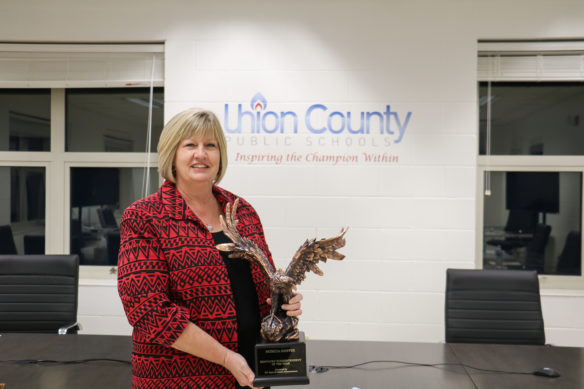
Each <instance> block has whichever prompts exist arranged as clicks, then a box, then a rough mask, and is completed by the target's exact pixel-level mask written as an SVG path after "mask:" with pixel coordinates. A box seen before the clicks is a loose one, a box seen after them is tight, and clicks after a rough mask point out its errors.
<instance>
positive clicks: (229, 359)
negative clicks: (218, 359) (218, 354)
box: [223, 350, 261, 389]
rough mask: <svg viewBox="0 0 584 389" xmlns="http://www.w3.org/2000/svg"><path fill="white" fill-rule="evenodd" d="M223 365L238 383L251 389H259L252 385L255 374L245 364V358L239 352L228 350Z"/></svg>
mask: <svg viewBox="0 0 584 389" xmlns="http://www.w3.org/2000/svg"><path fill="white" fill-rule="evenodd" d="M223 366H224V367H225V368H226V369H227V370H229V371H230V372H231V374H233V376H234V377H235V380H236V381H237V383H238V384H239V385H241V386H249V387H252V388H253V389H261V388H257V387H254V386H253V380H254V378H255V374H254V373H253V371H252V370H251V369H250V368H249V366H248V365H247V362H246V360H245V358H244V357H242V356H241V355H240V354H238V353H236V352H234V351H231V350H228V351H227V354H226V355H225V361H224V363H223Z"/></svg>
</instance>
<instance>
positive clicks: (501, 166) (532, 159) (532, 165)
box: [475, 41, 584, 289]
mask: <svg viewBox="0 0 584 389" xmlns="http://www.w3.org/2000/svg"><path fill="white" fill-rule="evenodd" d="M582 53H584V41H578V42H576V41H569V42H560V41H548V42H535V41H500V42H496V41H483V42H480V41H479V43H478V56H479V57H481V56H484V55H494V56H496V55H499V54H500V55H506V54H512V55H526V56H530V55H531V56H538V55H539V56H541V55H543V56H545V55H546V54H549V55H555V54H559V55H562V54H573V55H582ZM582 58H583V61H584V56H583V57H582ZM479 62H480V61H479ZM480 65H481V64H480V63H479V69H478V72H477V83H476V88H477V121H476V128H477V148H476V153H477V176H476V189H477V196H476V198H477V207H476V209H477V212H476V225H477V228H476V251H475V265H476V267H477V268H479V269H480V268H483V261H484V258H483V245H484V239H483V238H484V218H483V213H484V191H485V182H484V174H485V172H487V171H526V172H529V171H553V172H580V173H581V174H582V175H583V177H584V156H565V155H563V156H550V155H529V156H528V155H480V150H479V142H480V139H479V115H480V112H479V111H480V108H478V107H479V105H478V97H479V96H478V89H479V86H480V85H479V84H480V83H481V82H486V81H489V80H490V81H492V82H493V81H495V82H496V81H504V82H513V81H516V82H529V81H552V82H559V81H580V82H581V81H584V72H582V74H581V76H579V77H574V75H573V74H572V75H569V76H566V77H562V75H561V74H554V75H553V77H552V76H550V77H546V76H545V75H543V76H542V75H541V74H540V73H539V72H540V70H541V69H539V68H538V69H536V71H535V72H534V73H533V74H530V75H527V76H526V74H527V73H529V72H525V73H523V74H522V75H521V76H520V77H519V76H518V77H517V78H515V79H513V78H510V76H509V75H508V74H507V75H505V74H504V73H500V72H499V71H500V70H501V69H497V72H499V73H498V75H489V72H486V71H485V66H484V64H483V66H482V67H481V66H480ZM583 87H584V86H583ZM581 190H582V194H583V196H582V199H581V215H580V217H581V221H582V224H583V225H584V179H583V180H582V188H581ZM582 237H583V240H584V234H582ZM580 260H581V262H582V264H583V265H584V250H583V251H582V252H581V257H580ZM582 269H583V270H584V266H583V267H582ZM539 280H540V284H541V287H542V289H584V271H583V272H582V274H581V275H580V276H568V275H549V274H543V275H539Z"/></svg>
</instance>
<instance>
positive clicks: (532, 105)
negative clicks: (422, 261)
mask: <svg viewBox="0 0 584 389" xmlns="http://www.w3.org/2000/svg"><path fill="white" fill-rule="evenodd" d="M479 48H480V51H479V61H478V62H479V83H478V102H479V150H478V153H479V158H478V173H479V177H480V179H479V180H478V182H479V185H478V189H479V191H478V193H479V198H478V206H479V209H480V211H479V212H478V214H477V220H478V223H479V228H478V229H477V230H478V231H477V242H478V243H479V244H478V245H477V260H478V262H479V266H480V267H484V268H507V269H533V270H537V271H538V273H539V274H540V275H542V276H543V277H542V278H541V282H542V286H543V287H548V288H564V287H567V288H574V287H576V288H584V277H583V274H582V250H581V245H582V232H581V231H582V217H583V213H582V212H583V197H582V192H583V175H584V147H582V145H584V122H582V121H581V118H582V119H584V116H583V115H584V109H583V108H582V107H584V83H582V81H583V80H584V72H583V71H582V69H584V68H582V64H584V42H542V43H541V44H540V45H538V44H537V42H485V43H480V44H479Z"/></svg>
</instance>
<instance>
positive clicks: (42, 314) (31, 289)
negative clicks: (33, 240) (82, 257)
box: [0, 255, 79, 334]
mask: <svg viewBox="0 0 584 389" xmlns="http://www.w3.org/2000/svg"><path fill="white" fill-rule="evenodd" d="M78 286H79V257H78V256H77V255H0V332H37V333H38V332H47V333H51V332H54V333H58V334H67V333H77V330H78V329H79V325H78V324H77V294H78Z"/></svg>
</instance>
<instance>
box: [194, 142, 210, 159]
mask: <svg viewBox="0 0 584 389" xmlns="http://www.w3.org/2000/svg"><path fill="white" fill-rule="evenodd" d="M193 156H194V157H196V158H205V157H206V156H207V151H206V150H205V147H204V146H203V145H201V144H199V145H197V147H195V149H194V150H193Z"/></svg>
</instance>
